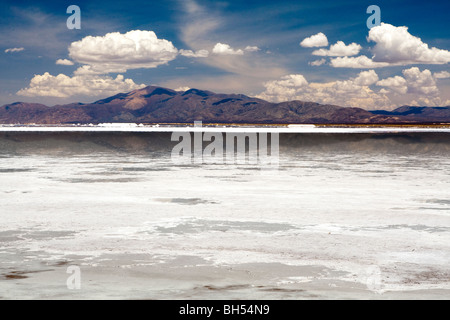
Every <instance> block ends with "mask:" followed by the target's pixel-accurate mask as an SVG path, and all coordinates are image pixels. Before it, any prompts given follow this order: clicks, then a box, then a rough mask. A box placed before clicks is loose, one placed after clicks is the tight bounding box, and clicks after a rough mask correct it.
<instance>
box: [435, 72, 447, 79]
mask: <svg viewBox="0 0 450 320" xmlns="http://www.w3.org/2000/svg"><path fill="white" fill-rule="evenodd" d="M433 76H434V77H435V78H436V79H447V78H450V72H448V71H441V72H435V73H434V74H433Z"/></svg>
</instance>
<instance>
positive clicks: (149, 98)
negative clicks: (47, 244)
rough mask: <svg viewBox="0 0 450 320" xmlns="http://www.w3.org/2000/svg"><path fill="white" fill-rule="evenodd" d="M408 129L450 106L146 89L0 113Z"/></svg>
mask: <svg viewBox="0 0 450 320" xmlns="http://www.w3.org/2000/svg"><path fill="white" fill-rule="evenodd" d="M194 121H203V122H204V123H247V124H290V123H298V124H306V123H308V124H399V123H402V124H409V123H411V124H412V123H422V124H423V123H450V106H447V107H411V106H403V107H400V108H397V109H395V110H393V111H385V110H376V111H367V110H364V109H362V108H348V107H340V106H336V105H328V104H325V105H324V104H318V103H314V102H304V101H288V102H281V103H272V102H268V101H264V100H261V99H257V98H252V97H248V96H245V95H242V94H216V93H213V92H210V91H204V90H198V89H190V90H187V91H185V92H181V91H174V90H171V89H167V88H162V87H155V86H149V87H146V88H143V89H138V90H134V91H131V92H128V93H119V94H116V95H114V96H112V97H109V98H106V99H102V100H98V101H96V102H93V103H87V104H83V103H72V104H66V105H56V106H52V107H49V106H46V105H43V104H37V103H25V102H16V103H12V104H7V105H4V106H2V107H0V124H31V123H35V124H74V123H83V124H85V123H94V124H95V123H110V122H127V123H130V122H131V123H193V122H194Z"/></svg>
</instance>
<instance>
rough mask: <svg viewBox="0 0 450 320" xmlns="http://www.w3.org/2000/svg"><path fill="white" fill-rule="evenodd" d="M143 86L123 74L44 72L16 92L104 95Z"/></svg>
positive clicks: (43, 94)
mask: <svg viewBox="0 0 450 320" xmlns="http://www.w3.org/2000/svg"><path fill="white" fill-rule="evenodd" d="M143 87H145V85H144V84H141V85H138V84H136V83H134V81H133V80H131V79H125V78H124V77H123V75H118V76H117V77H116V78H112V77H109V76H99V75H75V76H73V77H69V76H66V75H64V74H58V75H57V76H53V75H51V74H49V73H48V72H45V73H44V74H43V75H35V76H34V77H33V79H31V81H30V84H29V86H28V88H24V89H21V90H19V91H18V92H17V94H18V95H21V96H27V97H58V98H68V97H72V96H91V97H104V96H108V95H113V94H117V93H118V92H128V91H133V90H136V89H139V88H143Z"/></svg>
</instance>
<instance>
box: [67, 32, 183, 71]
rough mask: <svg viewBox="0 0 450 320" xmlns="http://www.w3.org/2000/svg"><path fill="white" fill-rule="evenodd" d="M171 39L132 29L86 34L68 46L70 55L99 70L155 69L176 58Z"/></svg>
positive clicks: (175, 50) (176, 53)
mask: <svg viewBox="0 0 450 320" xmlns="http://www.w3.org/2000/svg"><path fill="white" fill-rule="evenodd" d="M177 55H178V50H177V49H176V48H175V47H174V46H173V44H172V42H170V41H168V40H165V39H158V37H157V36H156V34H155V33H154V32H153V31H142V30H133V31H129V32H127V33H125V34H121V33H119V32H112V33H108V34H106V35H104V36H98V37H93V36H87V37H85V38H83V39H81V40H80V41H76V42H73V43H72V44H71V45H70V46H69V56H70V57H71V58H72V59H73V60H75V61H76V62H79V63H82V64H85V65H89V66H91V69H92V70H93V71H95V72H98V73H109V72H126V71H127V70H129V69H138V68H156V67H158V66H160V65H163V64H166V63H168V62H170V61H172V60H174V59H175V58H176V56H177Z"/></svg>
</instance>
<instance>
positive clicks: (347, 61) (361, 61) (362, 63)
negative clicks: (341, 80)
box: [330, 56, 389, 69]
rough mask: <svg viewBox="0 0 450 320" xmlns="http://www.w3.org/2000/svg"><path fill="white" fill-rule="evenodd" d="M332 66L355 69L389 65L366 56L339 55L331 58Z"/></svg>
mask: <svg viewBox="0 0 450 320" xmlns="http://www.w3.org/2000/svg"><path fill="white" fill-rule="evenodd" d="M330 64H331V66H333V67H335V68H355V69H372V68H381V67H387V66H389V63H387V62H374V61H373V60H372V59H370V58H368V57H366V56H358V57H337V58H334V59H331V61H330Z"/></svg>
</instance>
